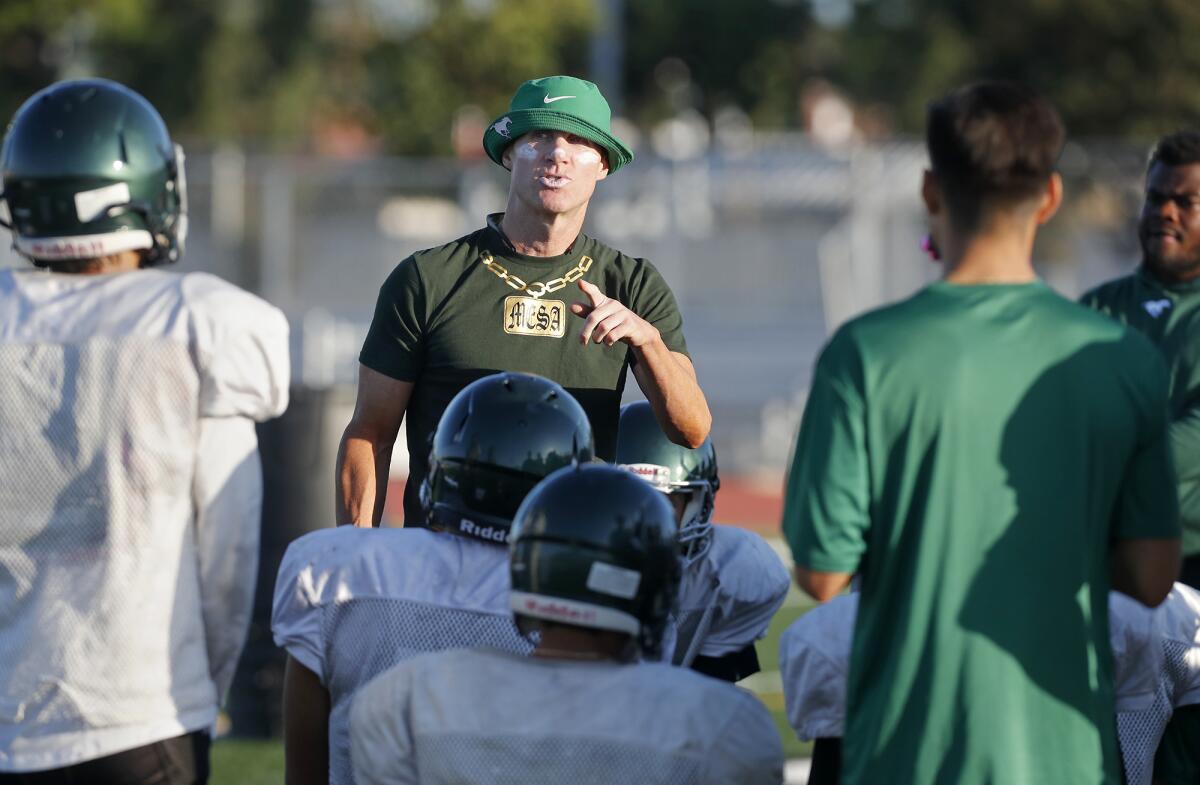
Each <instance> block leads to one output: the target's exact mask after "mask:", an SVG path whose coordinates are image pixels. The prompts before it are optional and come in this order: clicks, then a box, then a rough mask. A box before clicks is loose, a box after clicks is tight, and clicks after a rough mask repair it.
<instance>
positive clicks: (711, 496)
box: [616, 401, 721, 564]
mask: <svg viewBox="0 0 1200 785" xmlns="http://www.w3.org/2000/svg"><path fill="white" fill-rule="evenodd" d="M616 464H617V465H618V466H620V467H621V468H622V469H628V470H629V471H631V472H633V473H634V474H636V475H638V476H639V477H641V478H642V479H644V480H646V481H647V482H649V483H650V484H651V485H653V486H654V487H655V488H657V489H658V490H660V491H662V492H663V493H666V494H685V495H686V496H687V501H686V502H685V504H684V508H683V519H682V520H680V522H679V544H680V546H681V547H682V549H683V557H684V561H685V562H686V563H689V564H690V563H691V562H693V561H695V560H696V559H699V558H700V557H701V556H703V555H704V554H705V553H706V552H707V551H708V548H709V546H710V545H711V544H712V520H711V519H712V512H713V502H714V501H715V500H716V496H717V491H718V490H719V489H720V487H721V479H720V477H719V476H718V475H717V452H716V450H715V449H713V444H712V440H711V439H705V440H704V444H701V445H700V446H699V447H697V448H696V449H694V450H691V449H688V448H687V447H683V446H682V445H678V444H676V443H675V442H673V441H671V440H670V439H668V438H667V435H666V434H665V433H663V430H662V428H661V427H660V426H659V424H658V420H657V419H656V418H655V417H654V410H653V409H651V408H650V404H648V403H646V402H645V401H639V402H637V403H630V404H626V405H625V406H622V407H621V425H620V430H618V431H617V459H616Z"/></svg>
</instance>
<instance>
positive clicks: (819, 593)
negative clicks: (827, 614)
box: [796, 564, 853, 602]
mask: <svg viewBox="0 0 1200 785" xmlns="http://www.w3.org/2000/svg"><path fill="white" fill-rule="evenodd" d="M852 577H853V576H852V575H851V574H850V573H848V572H818V571H817V570H810V569H808V568H807V567H801V566H800V565H798V564H797V565H796V585H797V586H799V587H800V589H801V590H802V591H803V592H804V593H805V594H807V595H808V596H810V597H812V598H813V599H814V600H816V601H817V602H829V601H830V600H832V599H833V598H834V597H836V596H838V595H839V594H841V593H842V591H843V590H844V589H845V588H846V587H847V586H849V585H850V579H851V578H852Z"/></svg>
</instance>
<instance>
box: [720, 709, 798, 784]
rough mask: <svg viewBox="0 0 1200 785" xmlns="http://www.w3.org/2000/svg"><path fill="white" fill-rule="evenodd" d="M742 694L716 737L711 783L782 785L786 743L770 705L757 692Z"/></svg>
mask: <svg viewBox="0 0 1200 785" xmlns="http://www.w3.org/2000/svg"><path fill="white" fill-rule="evenodd" d="M731 689H737V690H739V692H740V693H741V694H739V695H738V696H737V697H738V698H739V701H738V704H737V706H738V707H737V709H736V710H735V711H733V712H731V713H730V715H729V721H728V722H726V724H725V727H724V728H722V729H721V731H720V732H719V733H718V734H717V738H715V739H713V740H712V742H713V743H712V747H711V748H710V749H711V755H710V757H709V767H708V772H707V773H708V776H707V778H706V779H705V780H704V782H705V783H711V785H729V783H733V782H736V783H738V785H780V783H782V782H783V762H784V761H783V743H782V742H781V741H780V738H779V731H777V730H776V729H775V723H774V722H772V720H771V715H770V714H768V713H767V710H766V708H765V707H764V706H763V705H762V703H760V702H759V700H758V698H755V697H754V696H753V695H750V694H749V693H746V692H744V691H741V690H740V688H737V687H732V688H731Z"/></svg>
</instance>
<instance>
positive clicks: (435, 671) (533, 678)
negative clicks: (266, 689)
mask: <svg viewBox="0 0 1200 785" xmlns="http://www.w3.org/2000/svg"><path fill="white" fill-rule="evenodd" d="M351 724H352V729H353V732H352V744H353V755H354V767H355V775H356V777H357V779H358V782H359V783H360V785H383V784H384V783H386V784H387V785H418V783H419V784H420V785H563V784H564V783H569V784H570V785H611V783H618V782H620V783H633V782H636V783H639V784H640V785H709V784H710V783H711V785H717V784H718V783H719V784H720V785H730V784H731V783H738V785H768V784H769V785H779V783H780V782H782V780H783V748H782V745H781V743H780V740H779V734H778V732H777V731H776V730H775V727H774V724H773V723H772V721H771V717H770V715H769V714H768V713H767V710H766V709H765V708H764V707H763V705H762V704H761V703H760V702H759V701H758V699H757V698H755V697H754V696H752V695H751V694H749V693H748V692H745V691H744V690H741V689H739V688H738V687H735V686H733V685H731V684H727V683H725V682H721V681H718V680H716V679H710V678H708V677H706V676H702V675H700V674H698V673H695V672H693V671H690V670H688V669H686V668H676V667H674V666H671V665H666V664H663V663H639V664H629V665H622V664H619V663H615V662H611V661H604V662H596V661H591V662H588V661H580V660H548V659H541V658H538V657H518V656H515V655H512V654H508V653H504V652H498V651H495V650H487V649H477V650H460V651H454V652H444V653H439V654H435V655H425V656H422V657H418V658H415V659H412V660H409V661H408V662H406V663H404V664H403V665H400V666H398V667H396V668H393V669H392V670H390V671H388V672H387V673H385V674H383V675H382V676H380V677H379V678H378V679H376V680H375V681H373V682H371V683H370V684H368V685H367V686H366V687H364V688H363V689H362V690H360V692H359V696H358V698H357V699H356V700H355V702H354V710H353V716H352V720H351Z"/></svg>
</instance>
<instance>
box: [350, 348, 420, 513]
mask: <svg viewBox="0 0 1200 785" xmlns="http://www.w3.org/2000/svg"><path fill="white" fill-rule="evenodd" d="M412 390H413V383H412V382H402V381H399V380H397V379H393V378H391V377H390V376H384V375H383V374H381V373H379V372H378V371H373V370H371V369H370V368H368V367H366V366H365V365H360V366H359V371H358V399H357V400H356V401H355V404H354V415H353V416H352V417H351V418H350V424H349V425H347V426H346V431H345V432H344V433H343V434H342V443H341V446H340V447H339V448H338V457H337V522H338V523H339V524H344V523H352V524H354V525H355V526H364V527H369V526H378V525H379V521H380V519H381V518H382V517H383V503H384V501H385V499H386V498H387V478H388V469H389V467H390V466H391V462H392V447H393V446H394V445H395V443H396V434H397V433H399V432H400V423H401V422H403V421H404V412H405V410H406V409H407V408H408V401H409V398H410V397H412Z"/></svg>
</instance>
